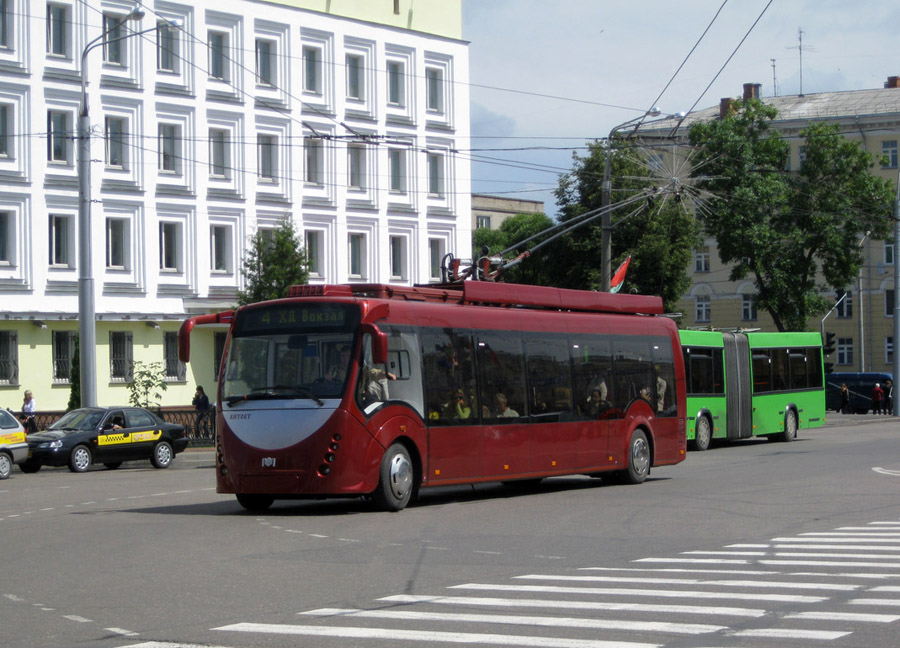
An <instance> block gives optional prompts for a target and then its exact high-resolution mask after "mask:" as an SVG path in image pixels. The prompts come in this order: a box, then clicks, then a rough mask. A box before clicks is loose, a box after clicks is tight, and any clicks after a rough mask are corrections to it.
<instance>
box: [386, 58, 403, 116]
mask: <svg viewBox="0 0 900 648" xmlns="http://www.w3.org/2000/svg"><path fill="white" fill-rule="evenodd" d="M387 77H388V83H387V85H388V97H387V99H388V103H389V104H391V105H393V106H401V107H402V106H405V105H406V87H405V84H406V81H405V75H404V74H403V63H402V62H400V61H388V63H387Z"/></svg>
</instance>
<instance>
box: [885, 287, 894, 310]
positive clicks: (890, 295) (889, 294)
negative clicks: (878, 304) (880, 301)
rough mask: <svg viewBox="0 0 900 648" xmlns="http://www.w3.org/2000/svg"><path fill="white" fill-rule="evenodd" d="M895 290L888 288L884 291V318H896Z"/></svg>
mask: <svg viewBox="0 0 900 648" xmlns="http://www.w3.org/2000/svg"><path fill="white" fill-rule="evenodd" d="M894 295H895V292H894V289H893V288H888V289H887V290H885V291H884V316H885V317H893V316H894Z"/></svg>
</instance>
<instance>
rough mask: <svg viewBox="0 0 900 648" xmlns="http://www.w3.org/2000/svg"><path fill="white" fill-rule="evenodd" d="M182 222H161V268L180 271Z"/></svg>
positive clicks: (165, 270) (167, 270)
mask: <svg viewBox="0 0 900 648" xmlns="http://www.w3.org/2000/svg"><path fill="white" fill-rule="evenodd" d="M181 231H182V230H181V223H179V222H173V221H162V222H161V223H160V224H159V269H160V270H162V271H164V272H180V271H181V268H182V257H181V250H182V247H183V246H182V233H181Z"/></svg>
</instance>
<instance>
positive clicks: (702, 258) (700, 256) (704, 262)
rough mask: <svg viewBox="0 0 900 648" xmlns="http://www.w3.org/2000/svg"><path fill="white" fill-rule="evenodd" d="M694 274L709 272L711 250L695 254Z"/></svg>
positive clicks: (705, 248) (705, 249)
mask: <svg viewBox="0 0 900 648" xmlns="http://www.w3.org/2000/svg"><path fill="white" fill-rule="evenodd" d="M694 272H709V248H708V247H704V248H701V249H699V250H697V251H696V252H694Z"/></svg>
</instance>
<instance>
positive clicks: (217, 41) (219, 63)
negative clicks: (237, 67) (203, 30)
mask: <svg viewBox="0 0 900 648" xmlns="http://www.w3.org/2000/svg"><path fill="white" fill-rule="evenodd" d="M209 76H211V77H212V78H214V79H219V80H221V81H228V34H227V33H225V32H217V31H210V32H209Z"/></svg>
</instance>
